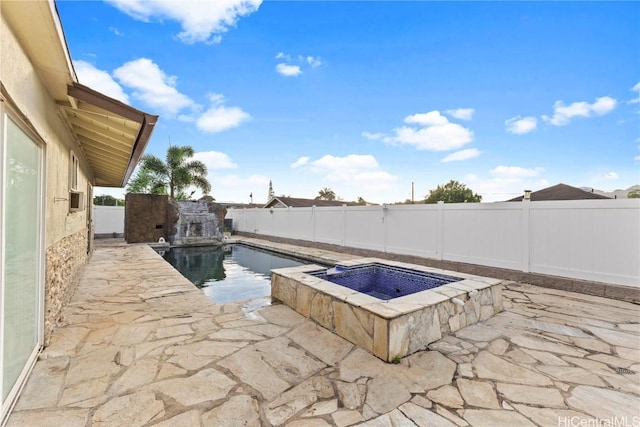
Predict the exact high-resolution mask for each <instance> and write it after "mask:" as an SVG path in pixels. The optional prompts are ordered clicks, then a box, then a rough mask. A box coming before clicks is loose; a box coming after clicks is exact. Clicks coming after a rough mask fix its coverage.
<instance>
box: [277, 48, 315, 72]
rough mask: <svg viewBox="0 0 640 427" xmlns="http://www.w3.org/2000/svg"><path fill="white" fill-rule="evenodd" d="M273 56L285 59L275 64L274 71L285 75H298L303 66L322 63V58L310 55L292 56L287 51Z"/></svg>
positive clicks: (312, 66) (313, 66)
mask: <svg viewBox="0 0 640 427" xmlns="http://www.w3.org/2000/svg"><path fill="white" fill-rule="evenodd" d="M275 58H276V59H280V60H282V61H285V62H280V63H279V64H277V65H276V71H277V72H278V73H280V74H282V75H283V76H287V77H293V76H299V75H300V74H302V73H303V67H307V68H308V67H311V68H316V67H319V66H320V65H322V60H321V59H320V58H319V57H317V56H312V55H306V56H304V55H297V56H295V57H292V56H291V55H289V54H288V53H284V52H278V53H277V54H276V56H275Z"/></svg>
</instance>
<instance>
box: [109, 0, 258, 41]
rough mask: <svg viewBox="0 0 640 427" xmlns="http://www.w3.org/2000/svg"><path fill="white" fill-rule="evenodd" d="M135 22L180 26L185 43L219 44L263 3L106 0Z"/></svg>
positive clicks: (241, 0)
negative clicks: (164, 22)
mask: <svg viewBox="0 0 640 427" xmlns="http://www.w3.org/2000/svg"><path fill="white" fill-rule="evenodd" d="M107 2H108V3H110V4H112V5H113V6H115V7H116V8H118V9H119V10H120V11H122V12H124V13H126V14H127V15H129V16H131V17H132V18H134V19H137V20H140V21H144V22H151V21H159V22H162V21H163V20H173V21H177V22H179V23H180V26H181V27H182V32H180V33H179V34H178V38H179V39H180V40H182V41H183V42H185V43H196V42H205V43H218V42H219V41H220V38H221V36H220V34H222V33H225V32H226V31H227V30H228V29H229V28H230V27H234V26H235V25H236V23H237V21H238V18H240V17H242V16H246V15H249V14H251V13H253V12H255V11H256V10H258V8H259V7H260V4H261V3H262V0H195V1H194V0H190V1H188V0H181V1H175V0H107Z"/></svg>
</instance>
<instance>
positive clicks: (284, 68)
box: [276, 63, 302, 77]
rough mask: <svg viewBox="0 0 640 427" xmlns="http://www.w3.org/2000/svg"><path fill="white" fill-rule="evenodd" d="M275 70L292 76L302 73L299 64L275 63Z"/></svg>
mask: <svg viewBox="0 0 640 427" xmlns="http://www.w3.org/2000/svg"><path fill="white" fill-rule="evenodd" d="M276 71H277V72H278V73H280V74H282V75H283V76H287V77H293V76H298V75H300V74H302V70H301V69H300V66H299V65H291V64H285V63H280V64H278V65H276Z"/></svg>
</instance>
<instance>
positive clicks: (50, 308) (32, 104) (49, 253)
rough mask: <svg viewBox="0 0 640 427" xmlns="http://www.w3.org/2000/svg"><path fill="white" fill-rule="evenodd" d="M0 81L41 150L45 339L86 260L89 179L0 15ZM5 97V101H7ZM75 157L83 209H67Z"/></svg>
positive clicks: (52, 104) (78, 152)
mask: <svg viewBox="0 0 640 427" xmlns="http://www.w3.org/2000/svg"><path fill="white" fill-rule="evenodd" d="M0 43H1V45H0V49H1V52H2V56H3V58H2V61H0V81H1V82H2V85H3V87H4V88H5V90H6V93H7V94H8V96H9V98H10V100H11V107H12V108H13V109H14V110H15V111H17V113H18V114H19V115H20V116H22V117H23V118H24V119H25V120H26V121H27V122H28V123H29V124H30V126H31V127H32V128H33V129H32V130H33V132H34V133H35V134H36V135H37V136H38V137H39V142H40V143H41V144H42V146H43V152H44V159H45V160H44V174H45V182H44V193H45V195H44V216H45V221H44V226H45V227H44V228H45V232H44V234H45V239H44V242H45V245H44V248H45V249H44V250H45V259H46V265H45V288H44V294H45V308H44V310H45V331H44V335H45V343H46V342H47V341H48V338H49V336H50V334H51V331H52V330H53V327H54V326H55V323H56V321H57V319H58V317H59V315H60V312H61V309H62V308H63V307H64V306H65V305H66V304H67V302H68V301H69V298H70V297H71V294H72V293H73V289H75V286H76V284H77V282H78V280H79V273H80V270H81V267H82V266H83V265H84V264H85V263H86V261H87V236H88V234H89V233H88V225H87V206H88V207H90V204H89V205H88V204H87V197H88V196H90V195H87V194H86V193H87V192H88V188H90V187H89V185H88V184H90V183H91V182H92V180H93V178H92V176H91V175H90V173H89V170H88V167H87V163H86V161H85V159H84V158H83V157H82V153H81V150H80V149H79V147H78V146H77V145H76V143H75V141H74V140H73V137H72V135H71V134H70V132H69V130H68V129H67V127H66V126H65V124H64V123H63V121H62V119H61V118H60V116H59V113H58V106H57V105H56V103H55V101H54V100H53V99H52V97H51V96H50V95H49V93H48V91H47V89H46V87H45V86H44V84H43V83H42V82H41V81H40V80H39V78H38V74H37V72H36V70H35V68H34V66H33V64H32V62H31V60H30V59H29V58H28V57H27V55H26V53H25V51H24V50H23V49H22V47H21V46H20V43H19V41H18V40H17V38H16V37H15V35H14V33H13V32H12V30H11V28H10V27H9V25H8V23H7V22H6V20H5V18H4V16H2V14H0ZM7 102H10V101H7ZM72 151H73V152H74V153H75V155H76V156H77V157H78V160H79V168H78V175H77V176H78V180H77V189H78V191H81V192H84V193H85V194H84V205H85V208H84V210H80V211H77V212H70V211H69V190H70V171H71V166H70V164H71V152H72Z"/></svg>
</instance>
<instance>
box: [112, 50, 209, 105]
mask: <svg viewBox="0 0 640 427" xmlns="http://www.w3.org/2000/svg"><path fill="white" fill-rule="evenodd" d="M113 74H114V76H115V77H116V78H117V79H118V80H119V81H120V83H121V84H123V85H125V86H127V87H130V88H132V89H133V95H132V96H133V97H134V98H136V99H139V100H140V101H142V102H144V103H145V104H146V105H147V106H149V107H150V108H152V109H153V110H155V111H160V112H161V113H164V114H167V115H169V116H174V115H176V114H177V113H178V111H180V110H182V109H184V108H187V107H191V108H196V107H197V106H196V105H195V103H194V102H193V101H192V100H191V98H189V97H188V96H186V95H184V94H182V93H180V92H178V90H177V89H176V88H175V86H176V82H177V78H176V77H175V76H168V75H166V74H165V73H164V72H163V71H162V70H161V69H160V67H158V65H157V64H156V63H154V62H153V61H152V60H150V59H148V58H139V59H135V60H133V61H130V62H127V63H125V64H123V65H122V66H121V67H119V68H117V69H116V70H115V71H114V72H113Z"/></svg>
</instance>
